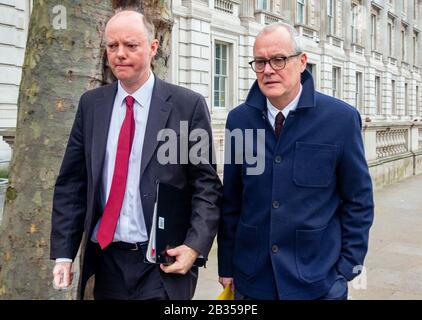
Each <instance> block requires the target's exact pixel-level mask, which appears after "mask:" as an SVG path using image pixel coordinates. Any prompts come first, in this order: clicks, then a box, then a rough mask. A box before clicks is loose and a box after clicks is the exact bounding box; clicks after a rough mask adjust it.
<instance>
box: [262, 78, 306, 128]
mask: <svg viewBox="0 0 422 320" xmlns="http://www.w3.org/2000/svg"><path fill="white" fill-rule="evenodd" d="M301 94H302V85H300V89H299V93H298V94H297V96H296V97H295V98H294V99H293V100H292V101H291V102H290V103H289V104H288V105H287V106H286V107H285V108H284V109H283V110H281V112H282V113H283V116H284V119H287V115H288V114H289V112H290V111H293V110H296V107H297V105H298V103H299V99H300V95H301ZM279 112H280V109H277V108H276V107H274V106H273V105H272V104H271V102H270V100H268V98H267V116H268V121H269V122H270V123H271V125H272V126H273V129H274V130H275V117H276V116H277V113H279ZM284 121H286V120H284ZM283 124H284V123H283Z"/></svg>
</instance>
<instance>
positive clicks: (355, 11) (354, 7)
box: [352, 3, 359, 43]
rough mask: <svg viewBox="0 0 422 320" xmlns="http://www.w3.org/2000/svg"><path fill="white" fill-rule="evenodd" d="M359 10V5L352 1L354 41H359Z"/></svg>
mask: <svg viewBox="0 0 422 320" xmlns="http://www.w3.org/2000/svg"><path fill="white" fill-rule="evenodd" d="M358 10H359V7H358V5H357V4H355V3H352V43H358V15H359V12H358Z"/></svg>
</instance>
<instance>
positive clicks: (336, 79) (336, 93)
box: [332, 67, 341, 98]
mask: <svg viewBox="0 0 422 320" xmlns="http://www.w3.org/2000/svg"><path fill="white" fill-rule="evenodd" d="M340 84H341V70H340V68H339V67H333V81H332V86H333V87H332V90H333V92H332V96H333V97H336V98H341V97H340V89H341V87H340Z"/></svg>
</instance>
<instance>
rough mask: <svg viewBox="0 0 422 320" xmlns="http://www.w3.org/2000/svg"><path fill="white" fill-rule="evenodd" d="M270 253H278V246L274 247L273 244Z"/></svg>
mask: <svg viewBox="0 0 422 320" xmlns="http://www.w3.org/2000/svg"><path fill="white" fill-rule="evenodd" d="M271 251H272V252H273V253H277V252H278V246H277V245H275V244H273V245H272V247H271Z"/></svg>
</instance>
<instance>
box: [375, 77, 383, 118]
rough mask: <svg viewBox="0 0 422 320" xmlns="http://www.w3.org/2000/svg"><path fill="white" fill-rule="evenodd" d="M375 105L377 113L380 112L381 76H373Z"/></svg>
mask: <svg viewBox="0 0 422 320" xmlns="http://www.w3.org/2000/svg"><path fill="white" fill-rule="evenodd" d="M375 107H376V109H377V114H381V112H382V110H381V78H380V77H375Z"/></svg>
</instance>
